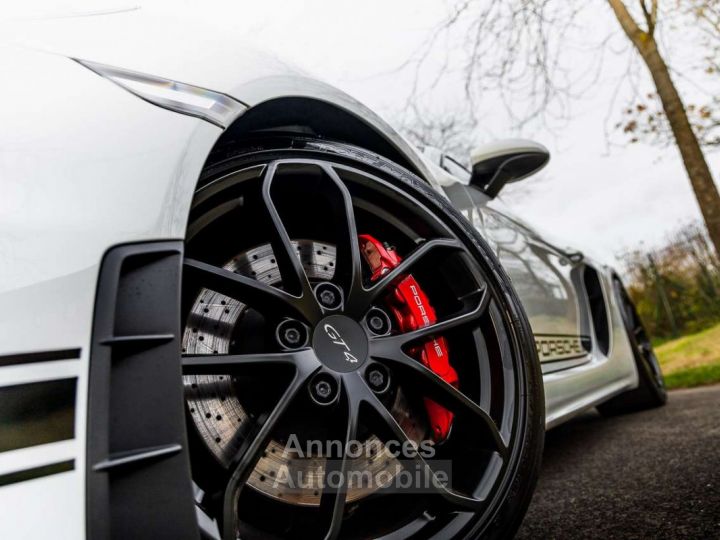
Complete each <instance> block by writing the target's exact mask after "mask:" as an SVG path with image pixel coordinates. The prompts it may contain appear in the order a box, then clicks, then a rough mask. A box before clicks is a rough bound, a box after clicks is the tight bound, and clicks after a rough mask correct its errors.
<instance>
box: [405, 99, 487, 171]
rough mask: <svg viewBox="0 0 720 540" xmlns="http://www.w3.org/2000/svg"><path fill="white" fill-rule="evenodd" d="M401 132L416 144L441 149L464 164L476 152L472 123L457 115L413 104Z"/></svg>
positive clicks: (465, 117) (407, 112) (463, 116)
mask: <svg viewBox="0 0 720 540" xmlns="http://www.w3.org/2000/svg"><path fill="white" fill-rule="evenodd" d="M399 129H400V131H401V132H402V133H403V134H404V135H405V136H406V137H407V138H408V139H409V140H410V141H411V142H412V143H413V144H416V145H417V146H420V147H425V146H433V147H435V148H439V149H440V150H442V151H444V152H447V153H449V154H451V155H453V156H454V157H456V158H458V159H459V160H460V161H461V162H462V161H464V160H465V159H467V158H468V157H469V156H470V151H471V150H472V148H473V132H474V125H473V122H472V120H471V119H469V118H468V117H467V116H466V115H463V114H460V113H457V112H455V111H433V110H430V109H429V108H420V106H419V105H418V104H417V103H412V104H411V105H410V109H409V110H408V111H406V114H405V118H403V119H402V120H400V121H399Z"/></svg>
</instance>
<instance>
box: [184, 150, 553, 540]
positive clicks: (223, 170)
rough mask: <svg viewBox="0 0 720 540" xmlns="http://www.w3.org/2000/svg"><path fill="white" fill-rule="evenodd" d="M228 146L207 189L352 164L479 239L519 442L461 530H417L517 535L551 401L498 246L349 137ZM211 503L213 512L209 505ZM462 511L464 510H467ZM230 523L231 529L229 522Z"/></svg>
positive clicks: (471, 239)
mask: <svg viewBox="0 0 720 540" xmlns="http://www.w3.org/2000/svg"><path fill="white" fill-rule="evenodd" d="M225 148H226V149H222V148H221V149H219V150H218V151H216V152H215V153H214V154H213V155H212V156H211V158H210V160H209V165H208V166H207V168H206V171H205V172H204V174H203V176H202V178H201V181H200V184H199V191H202V189H203V187H206V186H208V185H210V184H213V182H215V181H217V180H218V179H221V178H224V177H226V176H227V175H228V174H229V173H233V172H234V171H238V170H244V169H247V168H249V167H254V166H256V165H258V164H267V163H269V162H272V161H273V160H284V159H308V160H321V161H323V162H326V163H330V164H335V165H337V166H349V167H352V168H354V169H356V170H359V171H363V172H366V173H368V174H370V175H373V176H375V177H377V178H379V179H381V180H382V181H384V182H387V183H388V185H391V186H392V187H393V188H394V189H396V190H399V192H401V193H405V194H407V195H408V196H409V197H412V199H413V200H416V201H420V202H421V203H422V204H423V205H425V206H426V207H427V208H429V209H430V211H431V212H433V213H434V214H436V215H441V216H443V219H444V220H445V222H446V223H447V225H448V226H449V227H450V228H451V229H452V230H453V232H454V234H456V235H457V236H458V237H461V238H463V240H466V241H467V245H468V246H471V249H472V253H473V256H474V257H476V258H477V260H478V261H480V262H481V264H482V266H483V271H484V273H485V276H486V278H487V280H488V283H489V285H490V286H491V289H492V290H493V294H494V297H493V298H494V300H495V301H496V302H497V307H498V308H499V309H498V310H497V313H498V316H502V317H503V318H504V320H506V321H507V323H508V327H507V333H508V334H507V337H508V340H507V343H505V344H504V345H505V346H506V347H508V348H509V350H511V351H512V355H513V357H514V358H515V359H516V364H515V367H516V369H517V373H516V376H517V381H518V386H517V387H516V388H515V391H516V394H517V403H516V409H514V410H515V412H516V413H517V416H516V418H517V425H516V426H515V428H513V429H514V431H513V433H512V435H511V436H510V440H511V442H510V446H511V448H509V450H508V457H507V460H508V461H507V465H505V462H503V466H502V470H503V471H504V473H503V475H500V476H502V481H500V480H498V485H497V487H493V491H491V492H490V494H491V495H490V496H489V497H488V502H487V504H485V505H484V506H483V507H482V510H481V511H478V512H477V513H474V514H473V515H472V516H471V517H470V518H469V519H464V520H463V519H457V520H456V521H454V522H452V523H454V524H456V525H455V529H454V530H453V528H452V526H450V525H448V526H447V527H446V526H444V525H443V528H442V529H440V528H439V525H437V527H436V529H437V530H435V531H433V526H432V525H427V526H425V527H424V528H422V530H418V532H415V533H414V534H413V537H439V538H481V537H482V538H497V539H500V538H510V537H512V536H513V535H514V534H515V532H516V531H517V529H518V527H519V526H520V524H521V522H522V519H523V517H524V515H525V512H526V510H527V507H528V505H529V503H530V500H531V497H532V494H533V491H534V489H535V485H536V482H537V477H538V473H539V468H540V463H541V458H542V450H543V444H544V432H545V430H544V427H545V424H544V419H545V418H544V413H545V406H544V393H543V382H542V374H541V370H540V365H539V362H538V360H537V353H536V348H535V343H534V339H533V335H532V332H531V330H530V326H529V323H528V320H527V317H526V315H525V312H524V310H523V307H522V305H521V303H520V301H519V299H518V297H517V295H516V294H515V292H514V290H513V288H512V285H511V282H510V279H509V278H508V276H507V275H506V274H505V271H504V270H503V269H502V267H501V265H500V263H499V262H498V260H497V258H496V257H495V255H494V253H493V251H492V249H491V248H490V247H489V246H488V245H487V243H486V242H485V241H484V239H483V238H482V237H480V235H479V234H478V233H477V231H476V230H475V229H474V228H473V227H472V226H471V224H470V223H468V221H467V220H466V219H465V218H463V217H462V215H461V214H460V213H459V212H458V211H457V210H455V209H454V208H453V207H452V206H451V204H450V203H449V202H448V201H447V200H446V199H445V198H443V197H442V196H440V195H439V194H438V193H436V192H435V191H434V190H433V189H432V188H431V187H430V186H429V185H428V184H427V183H426V182H424V181H422V180H421V179H420V178H418V177H417V176H415V175H414V174H412V173H410V172H409V171H407V170H405V169H404V168H402V167H400V166H398V165H396V164H394V163H392V162H390V161H388V160H386V159H384V158H382V157H381V156H378V155H376V154H374V153H371V152H368V151H366V150H363V149H360V148H357V147H354V146H350V145H347V144H342V143H335V142H328V141H319V140H314V139H307V138H298V137H272V138H267V139H265V140H259V141H258V140H257V139H255V140H253V141H252V142H251V143H248V144H244V143H238V142H233V143H232V144H230V145H228V146H226V147H225ZM202 204H206V203H205V202H203V203H202ZM193 208H194V209H195V208H196V206H195V205H194V206H193ZM193 211H194V210H193ZM193 211H191V217H190V221H191V223H192V222H193V219H194V217H193V213H192V212H193ZM191 245H192V241H191V240H189V241H188V246H189V249H190V251H192V249H191V247H190V246H191ZM187 302H188V298H187V293H184V303H186V304H187ZM500 314H501V315H500ZM189 423H190V422H189ZM191 438H192V429H191ZM195 439H196V440H195V446H196V447H197V446H198V444H199V443H198V441H197V437H195ZM198 453H200V454H202V453H203V452H202V451H198V450H196V451H195V457H193V459H194V460H197V459H200V460H201V461H202V459H203V457H202V456H201V457H200V458H197V455H198ZM205 457H206V456H205ZM193 469H194V474H195V475H197V474H198V471H205V470H213V471H214V470H217V467H216V466H210V467H206V466H205V465H203V464H198V462H197V461H194V465H193ZM200 474H202V473H200ZM203 511H204V512H206V513H208V508H205V509H203ZM457 515H459V516H462V513H460V514H457ZM211 518H213V519H217V520H218V521H219V522H221V521H222V516H217V515H216V516H211ZM453 519H455V518H453ZM443 523H444V522H443ZM220 530H222V525H221V527H220ZM225 531H226V532H225V536H226V537H227V536H228V532H227V531H228V529H227V527H226V528H225ZM448 531H451V532H448ZM383 534H387V533H383ZM391 534H392V532H391Z"/></svg>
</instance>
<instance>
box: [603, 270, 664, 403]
mask: <svg viewBox="0 0 720 540" xmlns="http://www.w3.org/2000/svg"><path fill="white" fill-rule="evenodd" d="M613 290H614V293H615V297H616V299H617V301H618V304H619V306H620V311H621V313H622V318H623V324H624V326H625V331H626V332H627V336H628V340H629V341H630V347H631V348H632V352H633V358H634V360H635V367H636V368H637V372H638V386H637V388H635V389H633V390H629V391H627V392H623V393H622V394H620V395H618V396H615V397H614V398H612V399H611V400H609V401H607V402H605V403H603V404H601V405H599V406H598V410H599V411H600V413H602V414H603V415H606V416H614V415H618V414H625V413H630V412H635V411H641V410H645V409H653V408H656V407H662V406H663V405H665V403H667V391H666V390H665V379H664V378H663V374H662V371H661V369H660V364H659V363H658V360H657V357H656V356H655V351H654V350H653V346H652V343H651V342H650V338H649V336H648V334H647V332H646V330H645V327H644V326H643V324H642V320H641V319H640V316H639V315H638V312H637V309H635V304H634V303H633V301H632V299H631V298H630V296H629V295H628V293H627V291H626V290H625V287H624V286H623V284H622V282H621V281H620V278H619V277H617V276H614V277H613Z"/></svg>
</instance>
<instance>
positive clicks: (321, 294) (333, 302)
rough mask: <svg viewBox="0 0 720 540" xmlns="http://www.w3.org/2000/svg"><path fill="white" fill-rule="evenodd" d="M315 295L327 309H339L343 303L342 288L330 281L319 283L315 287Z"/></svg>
mask: <svg viewBox="0 0 720 540" xmlns="http://www.w3.org/2000/svg"><path fill="white" fill-rule="evenodd" d="M315 296H316V297H317V299H318V302H320V305H321V306H322V307H324V308H325V309H338V308H339V307H340V306H342V303H343V295H342V290H341V289H340V287H338V286H337V285H335V284H334V283H330V282H329V281H324V282H322V283H319V284H318V285H317V286H316V287H315Z"/></svg>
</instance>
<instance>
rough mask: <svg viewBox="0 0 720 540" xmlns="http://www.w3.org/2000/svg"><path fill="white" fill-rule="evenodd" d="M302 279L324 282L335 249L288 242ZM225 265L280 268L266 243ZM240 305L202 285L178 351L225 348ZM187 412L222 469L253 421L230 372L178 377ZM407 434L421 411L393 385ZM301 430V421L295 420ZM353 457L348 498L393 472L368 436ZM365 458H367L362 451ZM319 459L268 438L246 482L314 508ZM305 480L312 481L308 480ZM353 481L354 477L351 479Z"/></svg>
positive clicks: (267, 270)
mask: <svg viewBox="0 0 720 540" xmlns="http://www.w3.org/2000/svg"><path fill="white" fill-rule="evenodd" d="M293 246H294V247H295V249H296V253H297V255H298V257H299V258H300V260H301V262H302V264H303V267H304V268H305V271H306V273H307V276H308V278H309V279H310V280H311V281H313V282H317V281H327V280H330V279H331V278H332V277H333V273H334V268H335V247H334V246H331V245H328V244H321V243H318V242H315V241H313V240H297V241H293ZM223 268H225V269H226V270H230V271H232V272H236V273H238V274H241V275H244V276H248V277H251V278H254V279H257V280H258V281H260V282H263V283H266V284H268V285H272V286H276V287H277V286H279V285H280V273H279V270H278V266H277V263H276V261H275V258H274V256H273V252H272V248H271V247H270V245H269V244H265V245H261V246H258V247H256V248H253V249H250V250H247V251H245V252H243V253H240V254H239V255H237V256H235V257H233V258H232V259H231V260H229V261H228V262H227V263H226V264H225V265H224V266H223ZM247 313H248V307H247V306H246V305H245V304H243V303H241V302H238V301H237V300H234V299H232V298H230V297H228V296H225V295H222V294H220V293H217V292H215V291H212V290H209V289H202V290H201V291H200V292H199V294H198V296H197V298H196V299H195V301H194V303H193V305H192V308H191V310H190V313H189V316H188V319H187V324H186V327H185V329H184V333H183V344H182V346H183V352H184V353H188V354H227V353H229V352H230V350H231V347H232V346H233V345H234V344H233V343H232V339H233V335H235V334H236V326H237V325H242V324H243V322H244V318H245V316H246V315H247ZM183 380H184V385H185V396H186V401H187V406H188V410H189V411H190V415H191V417H192V420H193V423H194V424H195V426H196V428H197V431H198V433H199V435H200V437H201V438H202V440H203V441H204V443H205V444H206V445H207V448H208V449H209V450H210V452H211V453H212V455H213V456H214V457H215V458H216V459H217V460H218V461H219V462H220V463H221V464H222V465H223V466H225V467H229V466H230V462H231V460H232V458H233V456H235V455H236V454H237V452H238V450H239V448H240V445H241V444H242V442H243V440H244V437H243V435H244V434H246V433H247V432H248V431H250V428H251V427H252V426H253V425H254V423H255V419H254V418H253V417H252V415H251V414H250V413H249V412H248V410H247V408H246V407H245V406H243V396H242V395H238V389H237V385H236V384H235V383H234V380H233V378H232V376H230V375H186V376H184V377H183ZM391 412H392V414H393V416H394V417H395V419H396V421H397V422H398V423H399V424H400V426H401V427H402V428H403V430H404V431H405V433H406V434H407V436H408V438H410V439H411V440H413V441H415V442H417V443H419V442H420V441H422V440H423V439H424V438H425V435H426V432H427V426H426V423H425V419H424V417H423V416H422V415H420V416H418V417H417V418H416V417H415V416H414V415H413V413H412V412H411V410H410V408H409V406H408V403H407V401H406V400H405V398H404V396H403V394H402V391H401V390H398V392H397V394H396V397H395V401H394V403H393V407H392V410H391ZM298 429H302V426H298ZM362 444H363V449H362V450H363V451H362V452H358V453H359V454H360V457H358V458H357V459H354V460H351V461H350V463H349V472H350V473H352V472H354V471H357V472H358V473H364V474H357V475H353V474H348V477H349V478H350V482H349V489H348V493H347V500H348V501H355V500H358V499H361V498H363V497H365V496H367V495H369V494H370V493H372V492H373V491H375V490H376V489H378V488H379V487H381V486H379V485H377V484H376V482H372V484H371V485H370V486H368V485H367V484H365V483H363V482H361V481H360V480H361V479H364V478H367V476H368V473H369V474H370V475H372V477H373V478H376V475H377V474H378V473H380V472H381V471H386V472H385V473H384V475H383V476H382V478H384V479H385V480H387V481H388V482H389V481H391V479H392V478H393V477H394V475H395V474H396V473H397V471H398V470H399V467H400V463H399V462H398V461H397V460H396V459H395V458H394V457H393V456H392V455H391V454H390V453H389V452H388V450H387V449H386V448H385V446H384V445H383V444H382V443H381V442H380V441H379V439H377V437H375V436H374V435H371V436H369V437H368V438H367V440H365V441H363V442H362ZM368 456H369V457H368ZM324 468H325V458H324V457H323V456H322V455H311V456H309V457H299V456H298V455H297V453H296V452H295V451H294V450H293V449H292V448H288V446H287V445H286V444H285V442H282V441H278V440H271V441H270V442H269V443H268V445H267V448H266V449H265V453H264V455H263V457H262V458H261V459H260V460H259V461H258V464H257V466H256V467H255V469H254V471H253V472H252V474H251V476H250V478H249V480H248V484H249V485H250V486H252V487H253V488H254V489H256V490H257V491H259V492H261V493H263V494H265V495H267V496H269V497H272V498H274V499H277V500H282V501H285V502H288V503H292V504H297V505H305V506H317V505H319V504H320V491H321V490H320V489H319V488H318V487H317V486H319V485H321V483H320V482H319V480H321V479H322V478H323V477H324ZM296 478H303V479H307V480H308V481H307V486H308V487H302V486H298V485H297V484H295V485H293V486H292V487H291V482H292V480H291V479H296ZM313 479H314V480H315V481H313ZM353 479H356V480H355V481H353Z"/></svg>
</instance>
